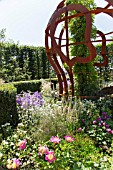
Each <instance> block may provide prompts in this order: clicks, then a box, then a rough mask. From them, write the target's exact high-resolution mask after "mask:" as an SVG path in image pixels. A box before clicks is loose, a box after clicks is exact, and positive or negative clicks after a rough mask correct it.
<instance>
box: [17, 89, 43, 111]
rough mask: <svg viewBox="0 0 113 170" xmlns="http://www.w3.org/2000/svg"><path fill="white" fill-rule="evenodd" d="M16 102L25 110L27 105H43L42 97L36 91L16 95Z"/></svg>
mask: <svg viewBox="0 0 113 170" xmlns="http://www.w3.org/2000/svg"><path fill="white" fill-rule="evenodd" d="M16 102H17V104H18V105H19V106H21V108H23V109H25V110H26V109H28V108H29V107H35V106H39V107H41V106H42V105H43V97H42V94H41V93H38V91H37V92H34V93H33V94H30V93H23V95H17V98H16Z"/></svg>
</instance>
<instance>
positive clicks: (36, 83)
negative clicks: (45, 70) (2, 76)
mask: <svg viewBox="0 0 113 170" xmlns="http://www.w3.org/2000/svg"><path fill="white" fill-rule="evenodd" d="M12 84H13V85H14V87H16V89H17V94H19V93H21V92H22V91H24V92H27V91H31V92H35V91H39V92H40V91H41V84H42V83H41V80H32V81H19V82H13V83H12Z"/></svg>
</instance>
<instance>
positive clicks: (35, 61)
mask: <svg viewBox="0 0 113 170" xmlns="http://www.w3.org/2000/svg"><path fill="white" fill-rule="evenodd" d="M50 72H51V66H50V64H49V61H48V58H47V56H46V52H45V48H44V47H33V46H19V45H18V44H11V43H5V44H3V43H0V78H2V79H3V80H4V81H5V82H13V81H22V80H34V79H40V78H48V77H49V76H50Z"/></svg>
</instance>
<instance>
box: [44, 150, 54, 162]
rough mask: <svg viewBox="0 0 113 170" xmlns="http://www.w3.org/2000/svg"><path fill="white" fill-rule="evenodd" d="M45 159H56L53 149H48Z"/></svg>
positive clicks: (50, 160)
mask: <svg viewBox="0 0 113 170" xmlns="http://www.w3.org/2000/svg"><path fill="white" fill-rule="evenodd" d="M45 160H46V161H48V162H49V163H52V162H54V161H55V160H56V157H55V155H54V151H49V152H48V153H47V154H46V156H45Z"/></svg>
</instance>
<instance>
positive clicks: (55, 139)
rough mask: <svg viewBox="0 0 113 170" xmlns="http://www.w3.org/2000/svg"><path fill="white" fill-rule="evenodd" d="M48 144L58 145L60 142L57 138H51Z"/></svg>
mask: <svg viewBox="0 0 113 170" xmlns="http://www.w3.org/2000/svg"><path fill="white" fill-rule="evenodd" d="M50 142H53V143H56V144H58V143H59V142H60V139H59V137H57V136H52V137H51V139H50Z"/></svg>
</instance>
